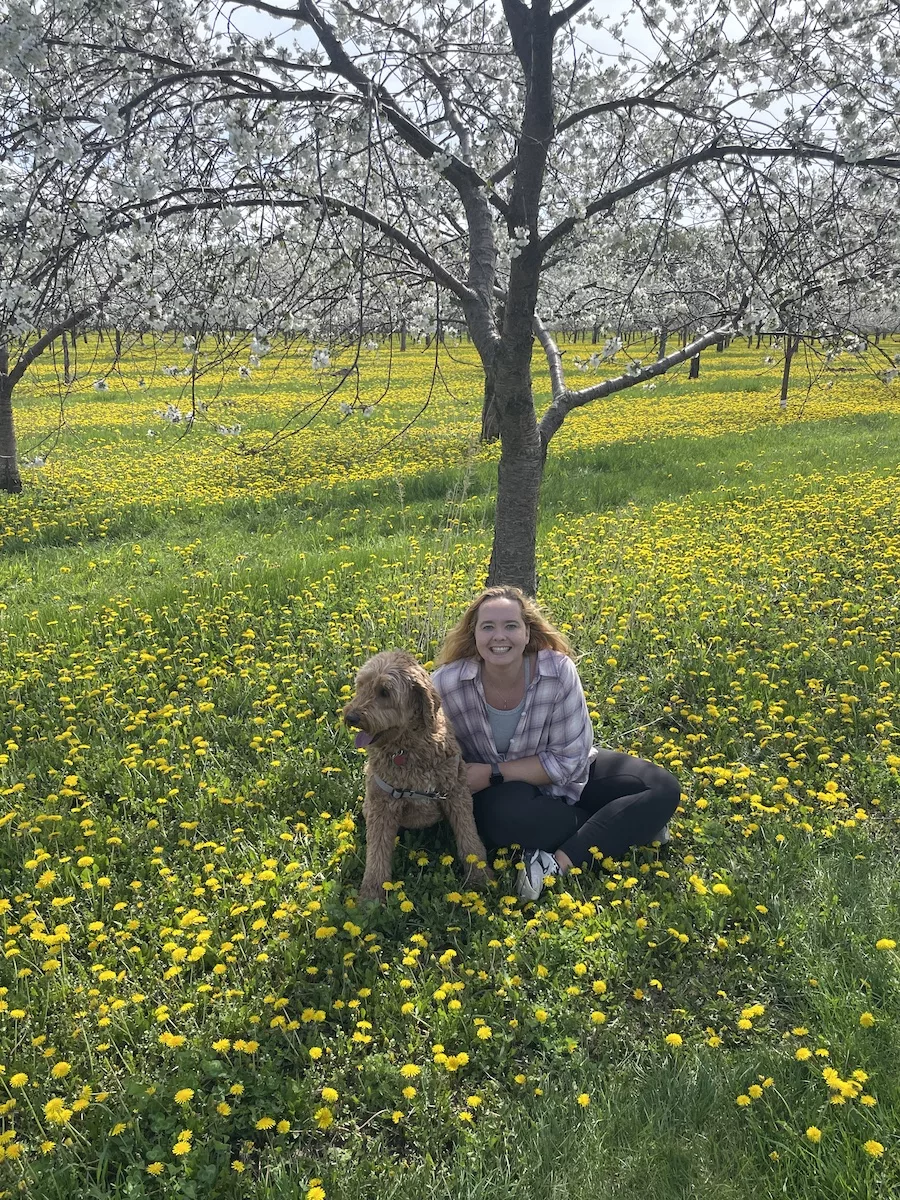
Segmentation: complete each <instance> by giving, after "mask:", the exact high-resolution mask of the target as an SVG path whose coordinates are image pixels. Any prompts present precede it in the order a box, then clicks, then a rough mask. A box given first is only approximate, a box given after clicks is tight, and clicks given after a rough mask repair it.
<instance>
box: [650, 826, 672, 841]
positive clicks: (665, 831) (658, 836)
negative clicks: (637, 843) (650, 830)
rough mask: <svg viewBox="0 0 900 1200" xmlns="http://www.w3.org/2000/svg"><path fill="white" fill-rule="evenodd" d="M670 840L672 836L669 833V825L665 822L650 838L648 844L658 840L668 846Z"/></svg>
mask: <svg viewBox="0 0 900 1200" xmlns="http://www.w3.org/2000/svg"><path fill="white" fill-rule="evenodd" d="M671 840H672V838H671V835H670V834H669V826H668V824H665V825H663V827H662V829H660V831H659V833H655V834H654V835H653V837H652V838H651V839H650V845H651V846H652V845H653V844H654V843H655V842H659V844H660V845H661V846H668V844H669V842H670V841H671Z"/></svg>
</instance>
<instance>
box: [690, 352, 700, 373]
mask: <svg viewBox="0 0 900 1200" xmlns="http://www.w3.org/2000/svg"><path fill="white" fill-rule="evenodd" d="M699 378H700V355H699V354H695V355H694V357H693V358H692V359H691V369H690V371H689V372H688V379H699Z"/></svg>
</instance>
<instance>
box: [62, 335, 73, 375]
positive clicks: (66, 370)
mask: <svg viewBox="0 0 900 1200" xmlns="http://www.w3.org/2000/svg"><path fill="white" fill-rule="evenodd" d="M62 354H63V383H65V384H70V383H71V382H72V364H71V362H70V361H69V339H68V338H67V337H66V335H65V334H63V335H62Z"/></svg>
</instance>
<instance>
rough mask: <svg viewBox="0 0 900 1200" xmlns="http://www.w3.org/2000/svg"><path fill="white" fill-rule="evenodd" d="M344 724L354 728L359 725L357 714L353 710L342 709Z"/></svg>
mask: <svg viewBox="0 0 900 1200" xmlns="http://www.w3.org/2000/svg"><path fill="white" fill-rule="evenodd" d="M344 724H345V725H350V726H351V727H352V726H356V725H359V713H358V712H356V710H355V709H353V708H345V709H344Z"/></svg>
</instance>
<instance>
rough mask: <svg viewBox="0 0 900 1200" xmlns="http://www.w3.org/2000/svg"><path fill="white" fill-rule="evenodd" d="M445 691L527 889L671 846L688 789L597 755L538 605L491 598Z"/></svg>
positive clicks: (570, 675) (449, 645) (458, 632)
mask: <svg viewBox="0 0 900 1200" xmlns="http://www.w3.org/2000/svg"><path fill="white" fill-rule="evenodd" d="M437 662H438V664H439V665H438V669H437V670H436V671H435V674H434V683H435V687H436V688H437V690H438V692H439V694H440V696H441V699H442V701H443V704H444V708H445V710H446V712H447V715H448V717H449V719H450V722H451V724H452V726H453V729H454V732H455V733H456V736H457V739H458V741H459V743H460V745H461V747H462V750H463V757H464V759H465V761H466V776H467V779H468V783H469V787H470V788H471V790H472V794H473V798H474V805H475V820H476V823H477V825H478V829H479V832H480V833H481V836H482V838H483V839H484V841H485V843H486V844H487V845H490V846H510V845H518V846H523V847H525V850H524V853H523V855H522V863H521V868H522V869H521V870H520V871H519V875H518V880H517V890H518V893H519V896H520V897H521V899H523V900H536V899H537V898H538V896H539V895H540V894H541V892H542V891H543V887H544V879H545V878H546V877H547V876H552V875H560V874H565V872H566V871H567V870H568V869H569V868H570V867H572V866H579V867H581V866H584V865H585V864H586V863H587V862H588V861H590V859H591V857H592V856H593V854H594V853H598V854H599V855H600V857H601V858H602V857H603V856H605V855H607V854H610V855H613V856H615V857H620V856H621V855H622V854H623V853H624V851H626V850H627V849H628V847H630V846H634V845H640V844H642V843H646V842H650V841H666V840H668V837H667V831H666V829H665V825H666V822H667V821H668V820H669V818H670V817H671V816H672V814H673V813H674V811H675V809H676V807H677V806H678V801H679V799H680V795H681V788H680V785H679V784H678V781H677V780H676V779H675V777H674V776H673V775H670V774H669V772H668V771H665V770H663V769H662V768H661V767H657V766H656V765H655V764H653V763H650V762H646V761H644V760H643V759H639V758H633V757H632V756H631V755H628V754H619V753H616V752H615V751H612V750H603V749H598V748H597V747H595V746H594V745H593V730H592V728H591V722H590V717H589V716H588V710H587V704H586V703H585V698H584V688H583V686H582V683H581V679H580V678H579V675H578V671H577V669H576V667H575V664H574V662H573V661H572V650H571V647H570V646H569V644H568V642H567V641H566V639H565V638H564V637H563V635H562V634H561V633H560V632H559V631H558V630H556V629H554V627H553V626H552V625H551V624H550V622H549V621H548V620H547V619H546V617H545V616H544V615H543V614H542V613H541V611H540V609H539V608H538V606H537V605H536V604H535V602H534V601H533V600H532V599H530V598H529V597H528V596H526V595H525V594H524V593H523V592H521V591H520V590H519V589H518V588H514V587H493V588H488V589H487V590H486V591H484V592H482V593H481V594H480V595H478V596H476V598H475V599H474V600H473V601H472V603H471V604H470V605H469V607H468V608H467V609H466V611H465V613H464V614H463V616H462V617H461V619H460V620H459V621H458V622H457V624H456V625H455V626H454V627H453V628H452V629H451V630H450V631H449V633H448V634H447V636H446V638H445V640H444V644H443V646H442V648H441V651H440V653H439V655H438V659H437Z"/></svg>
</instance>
